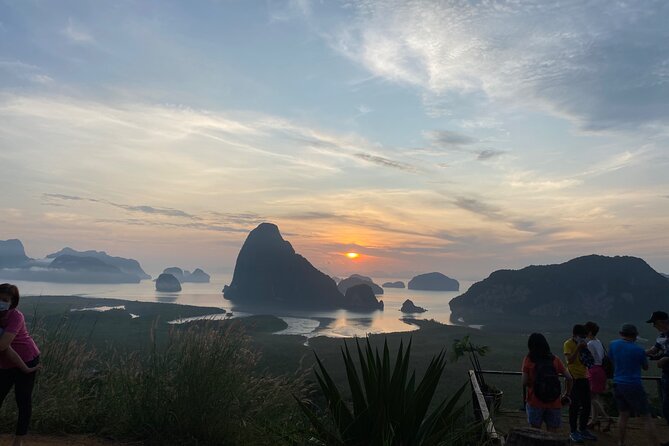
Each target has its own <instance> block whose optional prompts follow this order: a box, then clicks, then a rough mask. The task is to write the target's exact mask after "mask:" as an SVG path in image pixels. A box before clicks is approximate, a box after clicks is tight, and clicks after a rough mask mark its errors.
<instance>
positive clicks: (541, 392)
mask: <svg viewBox="0 0 669 446" xmlns="http://www.w3.org/2000/svg"><path fill="white" fill-rule="evenodd" d="M532 391H533V392H534V396H536V397H537V398H538V399H539V401H541V402H543V403H552V402H553V401H555V400H556V399H558V398H560V395H561V394H562V384H561V383H560V377H559V376H558V373H557V370H555V365H554V364H553V357H552V356H551V358H545V359H540V360H539V361H537V362H535V363H534V385H533V386H532Z"/></svg>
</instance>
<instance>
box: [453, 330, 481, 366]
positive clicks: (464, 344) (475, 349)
mask: <svg viewBox="0 0 669 446" xmlns="http://www.w3.org/2000/svg"><path fill="white" fill-rule="evenodd" d="M489 351H490V347H488V346H487V345H476V344H472V343H471V341H470V339H469V335H467V336H465V337H464V338H462V339H455V340H453V345H452V346H451V362H458V360H459V359H460V358H462V357H463V356H465V353H473V354H475V355H478V356H485V355H486V354H487V353H488V352H489Z"/></svg>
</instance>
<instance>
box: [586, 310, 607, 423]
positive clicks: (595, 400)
mask: <svg viewBox="0 0 669 446" xmlns="http://www.w3.org/2000/svg"><path fill="white" fill-rule="evenodd" d="M585 330H586V331H587V333H588V335H587V337H586V339H587V346H588V350H589V351H590V354H591V355H592V359H593V364H592V367H590V368H589V369H588V371H587V377H588V382H589V383H590V396H591V397H592V398H591V400H592V410H591V414H592V421H591V422H590V424H588V427H591V428H595V427H598V426H601V422H602V421H605V422H607V425H606V426H605V427H604V432H608V431H609V430H611V423H612V422H613V419H612V418H611V417H610V416H609V415H608V414H607V413H606V410H605V409H604V403H603V401H602V393H604V392H605V391H606V381H607V378H606V371H605V370H604V367H603V366H602V361H603V360H604V356H606V353H605V351H604V346H603V345H602V341H600V340H599V339H597V333H599V325H597V323H596V322H592V321H589V322H586V323H585Z"/></svg>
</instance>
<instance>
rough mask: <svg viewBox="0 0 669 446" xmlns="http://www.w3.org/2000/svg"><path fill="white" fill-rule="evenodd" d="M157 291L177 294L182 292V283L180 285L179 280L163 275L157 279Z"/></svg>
mask: <svg viewBox="0 0 669 446" xmlns="http://www.w3.org/2000/svg"><path fill="white" fill-rule="evenodd" d="M156 291H162V292H165V293H176V292H178V291H181V283H179V279H177V278H176V277H174V276H173V275H172V274H167V273H162V274H161V275H160V276H158V278H157V279H156Z"/></svg>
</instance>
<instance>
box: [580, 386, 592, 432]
mask: <svg viewBox="0 0 669 446" xmlns="http://www.w3.org/2000/svg"><path fill="white" fill-rule="evenodd" d="M584 384H585V385H584V386H582V387H583V388H582V389H581V416H580V417H579V423H578V429H579V430H581V431H584V430H587V429H588V419H589V418H590V406H591V404H592V402H591V400H590V383H589V382H588V381H585V382H584Z"/></svg>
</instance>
